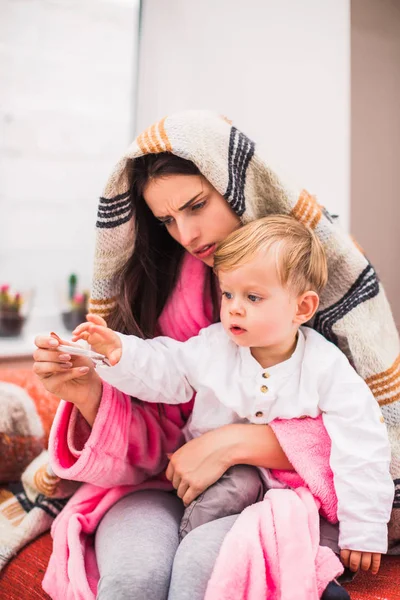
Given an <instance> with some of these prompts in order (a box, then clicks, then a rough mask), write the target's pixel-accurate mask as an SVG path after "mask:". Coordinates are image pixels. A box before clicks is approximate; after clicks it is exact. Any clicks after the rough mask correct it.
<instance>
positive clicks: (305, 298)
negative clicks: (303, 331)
mask: <svg viewBox="0 0 400 600" xmlns="http://www.w3.org/2000/svg"><path fill="white" fill-rule="evenodd" d="M318 306H319V296H318V294H317V293H316V292H313V291H311V290H310V291H308V292H304V294H302V295H301V296H299V297H298V298H297V311H296V314H295V317H294V319H293V323H296V324H298V325H303V323H307V321H309V320H310V319H311V317H313V316H314V314H315V313H316V311H317V309H318Z"/></svg>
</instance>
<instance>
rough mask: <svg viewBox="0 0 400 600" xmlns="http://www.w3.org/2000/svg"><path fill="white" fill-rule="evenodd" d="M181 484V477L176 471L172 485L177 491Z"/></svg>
mask: <svg viewBox="0 0 400 600" xmlns="http://www.w3.org/2000/svg"><path fill="white" fill-rule="evenodd" d="M180 483H181V476H180V475H179V474H178V473H177V472H176V471H175V472H174V475H173V477H172V485H173V486H174V488H175V489H176V490H177V489H178V487H179V485H180Z"/></svg>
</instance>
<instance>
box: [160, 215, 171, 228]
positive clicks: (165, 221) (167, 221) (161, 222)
mask: <svg viewBox="0 0 400 600" xmlns="http://www.w3.org/2000/svg"><path fill="white" fill-rule="evenodd" d="M172 223H173V218H172V217H171V218H170V219H165V220H164V221H160V225H164V226H165V227H168V225H172Z"/></svg>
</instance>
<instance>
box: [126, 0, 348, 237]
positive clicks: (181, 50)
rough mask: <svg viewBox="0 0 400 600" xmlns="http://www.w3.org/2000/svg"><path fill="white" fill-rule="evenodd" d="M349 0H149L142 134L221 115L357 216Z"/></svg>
mask: <svg viewBox="0 0 400 600" xmlns="http://www.w3.org/2000/svg"><path fill="white" fill-rule="evenodd" d="M349 27H350V8H349V0H323V1H321V0H301V1H300V2H299V1H298V0H247V1H246V2H243V1H242V0H218V1H216V0H202V2H199V1H198V0H168V1H167V2H164V1H163V0H143V22H142V42H141V50H140V76H139V96H138V107H137V108H138V113H137V130H140V129H143V128H144V127H146V126H148V125H150V124H151V123H152V122H153V121H155V120H157V119H159V118H161V117H163V116H164V115H165V114H168V113H170V112H173V111H177V110H181V109H186V108H208V109H214V110H217V111H219V112H221V113H222V114H225V115H227V116H228V117H230V118H232V119H233V120H234V122H235V124H236V125H237V126H238V127H239V128H241V129H242V130H243V131H244V132H245V133H247V134H248V135H249V136H250V137H252V138H253V139H254V140H255V141H256V142H259V143H260V144H262V145H263V146H264V147H265V148H266V149H267V152H269V154H270V156H271V160H272V162H273V164H274V165H275V164H278V165H282V167H283V169H284V171H285V172H286V173H287V174H288V175H290V177H291V178H292V179H294V180H295V181H297V182H298V183H299V184H300V185H303V186H304V187H307V189H308V190H309V191H310V192H312V193H314V194H317V196H318V199H319V201H320V202H321V203H322V204H324V205H325V206H327V208H328V209H329V210H330V211H331V212H334V213H339V214H340V216H341V220H342V223H343V224H344V226H347V225H348V217H349V143H350V142H349V112H350V96H349V95H350V37H349V36H350V31H349Z"/></svg>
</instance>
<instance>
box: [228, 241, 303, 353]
mask: <svg viewBox="0 0 400 600" xmlns="http://www.w3.org/2000/svg"><path fill="white" fill-rule="evenodd" d="M218 279H219V283H220V287H221V292H222V302H221V322H222V325H223V326H224V328H225V330H226V332H227V333H228V335H229V336H230V338H231V339H232V340H233V341H234V342H235V343H236V344H237V345H238V346H246V347H251V348H254V347H266V346H275V345H277V344H281V343H282V342H285V341H287V340H289V339H290V337H291V336H293V335H294V334H295V333H296V331H297V329H298V326H299V323H298V322H295V321H294V319H295V316H296V314H297V308H298V304H297V297H296V296H295V295H294V294H293V293H291V292H290V290H289V289H288V288H287V287H283V286H282V285H281V284H280V282H279V279H278V273H277V270H276V265H275V255H274V254H269V255H267V256H266V255H265V254H263V253H262V254H261V253H260V254H259V255H257V256H256V257H255V258H254V259H253V260H252V261H251V262H249V263H247V264H245V265H243V266H241V267H238V268H237V269H234V270H232V271H219V272H218Z"/></svg>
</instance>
